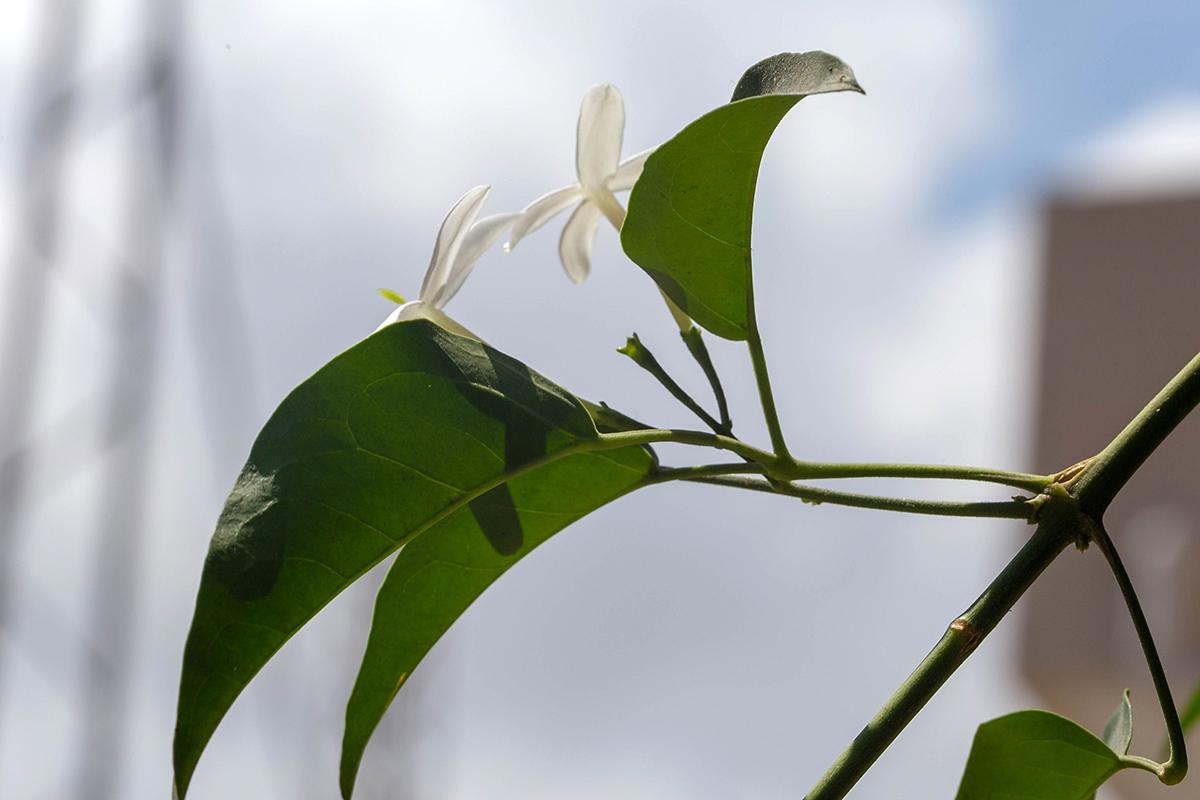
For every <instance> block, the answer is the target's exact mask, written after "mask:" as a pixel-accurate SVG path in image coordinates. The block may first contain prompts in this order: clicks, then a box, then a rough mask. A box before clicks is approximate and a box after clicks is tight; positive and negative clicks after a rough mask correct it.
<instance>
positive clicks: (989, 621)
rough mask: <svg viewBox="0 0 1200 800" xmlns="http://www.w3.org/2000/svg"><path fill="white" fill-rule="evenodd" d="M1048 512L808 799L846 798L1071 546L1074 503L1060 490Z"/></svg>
mask: <svg viewBox="0 0 1200 800" xmlns="http://www.w3.org/2000/svg"><path fill="white" fill-rule="evenodd" d="M1053 491H1054V495H1053V496H1052V497H1051V499H1050V502H1047V503H1046V504H1045V506H1044V507H1043V513H1042V521H1041V522H1040V523H1039V524H1038V527H1037V530H1036V531H1034V534H1033V536H1031V537H1030V538H1029V541H1027V542H1026V543H1025V546H1024V547H1022V548H1021V550H1020V552H1018V553H1017V555H1016V556H1015V557H1014V558H1013V560H1012V561H1010V562H1009V563H1008V566H1006V567H1005V568H1004V570H1003V571H1002V572H1001V573H1000V574H999V575H998V576H997V577H996V579H995V580H994V581H992V583H991V585H990V586H988V588H987V589H985V590H984V592H983V594H981V595H980V596H979V599H978V600H976V601H975V603H974V604H973V605H972V606H971V607H970V608H969V609H967V611H966V612H965V613H964V614H963V615H962V616H960V617H959V618H958V619H956V620H954V621H953V622H951V623H950V627H949V629H948V630H947V631H946V633H945V635H944V636H943V637H942V639H941V641H940V642H938V643H937V645H936V646H935V647H934V648H933V650H932V651H931V652H930V653H929V655H927V656H926V657H925V660H924V661H922V662H921V664H920V666H918V667H917V669H916V670H915V671H914V672H913V673H912V675H910V676H909V678H908V680H906V681H905V682H904V685H903V686H901V687H900V689H899V691H897V692H896V694H894V695H893V696H892V699H891V700H889V701H888V702H887V704H886V705H885V706H884V707H883V708H882V709H880V711H879V713H878V714H876V715H875V718H874V719H873V720H871V721H870V722H869V723H868V724H867V727H865V728H863V730H862V732H861V733H860V734H859V735H858V736H857V737H855V739H854V741H853V742H851V744H850V746H849V747H848V748H846V750H845V752H843V753H842V755H841V756H840V757H839V758H838V760H837V761H835V762H834V764H833V766H832V767H830V768H829V771H828V772H826V773H825V775H824V776H823V777H822V778H821V780H819V781H817V784H816V785H815V786H814V787H813V788H812V789H811V790H810V791H809V793H808V794H807V795H806V796H805V800H837V799H838V798H842V797H845V796H846V793H847V792H849V791H850V789H851V788H853V786H854V784H855V783H857V782H858V780H859V778H861V777H862V776H863V775H864V774H865V773H866V771H867V770H868V769H869V768H870V766H871V765H872V764H874V763H875V760H876V759H877V758H879V756H880V755H881V754H882V753H883V751H884V750H886V749H887V747H888V746H889V745H890V744H891V743H892V741H893V740H894V739H895V738H896V737H897V736H899V735H900V732H901V731H902V730H904V727H905V726H906V725H908V723H909V722H911V721H912V718H913V717H915V716H916V715H917V712H918V711H920V710H921V709H922V708H923V707H924V706H925V704H926V703H927V702H929V699H930V698H931V697H933V695H934V693H935V692H937V690H938V689H940V688H941V687H942V684H944V683H945V682H946V680H947V679H949V677H950V676H951V675H953V674H954V671H955V670H957V669H958V668H959V666H961V665H962V663H963V662H964V661H966V660H967V657H968V656H970V655H971V653H973V652H974V651H975V648H977V647H978V646H979V643H980V642H982V641H983V639H984V638H985V637H986V636H987V635H988V634H989V633H991V632H992V630H993V629H994V628H995V627H996V625H997V624H998V623H999V622H1000V620H1001V619H1003V618H1004V615H1005V614H1007V613H1008V612H1009V610H1010V609H1011V608H1012V607H1013V605H1014V604H1015V603H1016V602H1017V600H1018V599H1020V597H1021V595H1023V594H1024V593H1025V590H1026V589H1028V588H1029V586H1030V585H1031V584H1032V583H1033V582H1034V580H1035V579H1036V578H1037V577H1038V576H1039V575H1041V574H1042V571H1043V570H1045V569H1046V567H1047V566H1049V565H1050V562H1052V561H1053V560H1054V559H1055V558H1056V557H1057V556H1058V554H1059V553H1061V552H1062V551H1063V550H1064V549H1065V548H1066V546H1067V545H1069V544H1071V543H1072V542H1074V541H1075V536H1076V529H1077V527H1078V526H1079V525H1080V524H1082V523H1081V522H1080V521H1079V519H1078V510H1077V507H1076V504H1075V502H1074V500H1073V499H1072V498H1069V497H1068V496H1067V494H1066V492H1065V491H1064V490H1062V489H1061V488H1057V487H1056V488H1055V489H1054V490H1053Z"/></svg>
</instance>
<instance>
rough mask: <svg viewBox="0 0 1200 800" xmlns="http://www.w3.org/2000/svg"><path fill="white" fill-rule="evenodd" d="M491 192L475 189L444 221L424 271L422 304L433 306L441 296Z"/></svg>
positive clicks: (489, 188)
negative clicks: (472, 224)
mask: <svg viewBox="0 0 1200 800" xmlns="http://www.w3.org/2000/svg"><path fill="white" fill-rule="evenodd" d="M489 191H491V187H490V186H476V187H475V188H474V189H472V190H471V191H469V192H467V193H466V194H464V195H463V196H462V198H461V199H460V200H459V201H458V202H457V203H455V204H454V207H453V208H451V209H450V211H449V213H447V214H446V218H445V219H444V220H442V227H441V228H440V229H439V230H438V235H437V243H436V244H434V246H433V258H431V259H430V260H429V269H427V270H426V271H425V280H424V281H422V282H421V294H420V299H421V300H423V301H425V302H433V300H434V298H436V297H437V296H438V295H440V294H442V291H443V289H444V288H445V286H446V283H447V282H448V281H449V279H450V267H451V266H452V265H453V264H454V259H455V258H457V257H458V250H459V248H460V247H461V246H462V240H463V237H465V236H466V235H467V230H468V229H469V228H470V227H471V223H473V222H474V221H475V218H476V217H478V216H479V211H480V209H482V208H483V204H484V203H486V202H487V196H488V192H489Z"/></svg>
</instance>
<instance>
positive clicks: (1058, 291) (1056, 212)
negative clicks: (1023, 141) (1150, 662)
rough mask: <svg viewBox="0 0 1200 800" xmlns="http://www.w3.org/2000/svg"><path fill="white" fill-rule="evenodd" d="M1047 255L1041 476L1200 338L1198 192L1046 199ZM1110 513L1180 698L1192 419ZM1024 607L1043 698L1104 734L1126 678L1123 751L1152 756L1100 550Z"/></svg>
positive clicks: (1193, 495) (1199, 489)
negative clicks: (1129, 736)
mask: <svg viewBox="0 0 1200 800" xmlns="http://www.w3.org/2000/svg"><path fill="white" fill-rule="evenodd" d="M1045 253H1046V255H1045V259H1046V269H1045V290H1044V291H1045V294H1044V298H1043V311H1042V320H1043V331H1042V352H1041V369H1040V381H1039V387H1040V398H1039V402H1038V406H1037V417H1036V420H1037V422H1036V437H1037V438H1036V442H1035V459H1036V463H1035V469H1036V470H1037V471H1038V472H1039V473H1043V474H1048V473H1052V472H1056V471H1058V470H1060V469H1063V468H1065V467H1067V466H1069V465H1071V464H1074V463H1075V462H1077V461H1080V460H1082V459H1084V458H1087V457H1088V456H1091V455H1094V454H1096V453H1098V452H1099V451H1100V450H1101V449H1102V448H1103V447H1104V446H1105V445H1106V444H1107V443H1108V442H1109V441H1110V440H1111V439H1112V438H1113V437H1114V436H1115V435H1116V434H1117V433H1118V432H1120V430H1121V429H1122V428H1123V427H1124V425H1125V424H1126V423H1127V422H1128V421H1129V420H1130V419H1132V418H1133V416H1134V415H1135V414H1136V413H1137V412H1138V411H1139V410H1140V409H1141V408H1142V406H1144V405H1145V404H1146V402H1148V401H1149V400H1150V398H1152V397H1153V396H1154V394H1155V393H1156V392H1157V391H1158V390H1159V389H1160V388H1161V387H1162V386H1163V384H1165V383H1166V382H1167V381H1168V380H1169V379H1170V378H1171V377H1172V376H1173V375H1174V374H1175V373H1176V372H1177V371H1178V370H1179V369H1180V368H1182V367H1183V365H1184V364H1186V363H1187V362H1188V360H1189V359H1190V358H1191V357H1192V356H1194V355H1195V354H1196V352H1197V351H1200V195H1197V196H1186V197H1185V196H1176V197H1161V198H1152V199H1145V198H1142V199H1120V200H1105V201H1096V200H1082V201H1081V200H1070V199H1059V200H1055V201H1053V202H1052V203H1051V204H1050V208H1049V212H1048V224H1047V230H1046V251H1045ZM1105 522H1106V527H1107V528H1108V531H1109V533H1110V534H1111V535H1112V536H1113V539H1114V540H1115V542H1116V545H1117V547H1118V548H1119V549H1120V551H1121V554H1122V557H1123V559H1124V560H1125V563H1126V565H1127V568H1128V570H1129V572H1130V575H1131V577H1132V580H1133V583H1134V586H1135V587H1136V589H1137V591H1138V594H1139V597H1140V598H1141V600H1142V604H1143V607H1144V609H1145V612H1146V615H1147V617H1148V618H1149V622H1150V626H1151V629H1152V630H1153V633H1154V636H1155V641H1156V642H1157V644H1158V647H1159V652H1160V654H1161V656H1162V658H1163V662H1164V665H1165V668H1166V672H1167V677H1168V678H1169V680H1170V681H1171V686H1172V690H1173V692H1174V695H1175V702H1176V705H1177V706H1179V707H1180V708H1181V709H1182V707H1184V706H1185V705H1186V703H1187V701H1188V698H1189V697H1190V695H1191V692H1192V689H1193V687H1194V686H1195V684H1196V681H1197V677H1198V676H1200V614H1197V613H1196V610H1197V609H1200V580H1198V579H1200V418H1197V416H1196V415H1193V416H1192V417H1191V418H1189V419H1188V420H1186V421H1185V422H1184V424H1183V425H1182V426H1180V428H1179V429H1178V430H1177V431H1176V433H1175V435H1173V436H1172V437H1171V438H1170V439H1168V440H1167V442H1166V443H1165V444H1164V445H1163V446H1162V447H1161V448H1159V450H1158V451H1157V452H1156V453H1155V454H1154V455H1153V456H1152V457H1151V458H1150V460H1149V461H1147V462H1146V464H1145V466H1144V467H1143V468H1142V469H1141V471H1140V472H1138V474H1137V475H1136V476H1135V477H1134V478H1133V480H1132V481H1130V483H1129V485H1128V486H1127V487H1126V488H1125V489H1124V491H1122V492H1121V494H1120V495H1119V496H1118V497H1117V499H1116V501H1115V502H1114V503H1113V505H1112V507H1111V508H1110V510H1109V511H1108V513H1107V515H1106V517H1105ZM1023 606H1024V609H1023V610H1024V613H1025V616H1026V627H1025V641H1024V647H1023V652H1022V666H1023V669H1024V671H1025V673H1026V676H1027V677H1028V679H1029V681H1030V682H1031V683H1032V685H1033V686H1034V687H1035V689H1036V690H1037V691H1038V692H1039V693H1040V694H1041V695H1042V697H1043V698H1044V699H1045V703H1046V707H1047V708H1049V709H1051V710H1053V711H1056V712H1058V713H1061V714H1064V715H1066V716H1068V717H1071V718H1072V719H1075V720H1076V721H1078V722H1080V723H1081V724H1083V725H1084V726H1085V727H1087V728H1089V729H1090V730H1092V731H1094V732H1099V731H1100V730H1102V729H1103V726H1104V722H1105V720H1106V719H1107V717H1108V715H1109V714H1110V713H1111V712H1112V710H1113V709H1114V708H1115V707H1116V706H1117V703H1118V701H1119V700H1120V697H1121V692H1122V691H1123V690H1124V689H1125V688H1126V687H1129V688H1130V689H1131V690H1132V701H1133V709H1134V738H1133V746H1132V747H1131V749H1130V752H1131V753H1136V754H1139V755H1146V756H1150V757H1154V758H1158V757H1161V756H1162V750H1161V749H1162V748H1163V745H1164V741H1165V729H1164V727H1163V723H1162V715H1161V713H1160V711H1159V708H1158V703H1157V701H1156V699H1155V695H1154V691H1153V688H1152V685H1151V682H1150V677H1149V674H1148V673H1147V670H1146V665H1145V662H1144V660H1143V657H1142V653H1141V650H1140V647H1139V645H1138V641H1137V637H1136V635H1135V634H1134V631H1133V627H1132V625H1131V624H1130V622H1129V617H1128V614H1127V612H1126V610H1125V607H1124V604H1123V603H1122V600H1121V595H1120V592H1119V591H1118V589H1117V585H1116V582H1115V581H1114V579H1113V577H1112V575H1111V573H1110V572H1109V570H1108V568H1107V566H1106V564H1105V562H1104V558H1103V557H1102V556H1101V555H1100V554H1099V553H1098V552H1096V549H1095V548H1091V549H1090V550H1089V551H1088V552H1086V553H1082V554H1078V553H1075V552H1074V551H1068V552H1067V553H1065V554H1064V555H1063V556H1062V557H1061V558H1059V559H1058V561H1057V562H1056V563H1055V564H1054V565H1053V566H1052V567H1051V568H1050V569H1049V570H1048V571H1047V572H1046V574H1045V575H1044V576H1043V577H1042V579H1041V580H1039V581H1038V582H1037V583H1036V584H1035V585H1034V586H1033V588H1032V589H1031V590H1030V591H1029V595H1028V599H1027V600H1026V601H1025V602H1024V603H1023ZM1193 741H1196V740H1195V738H1194V737H1193ZM1194 746H1195V745H1193V747H1194ZM1193 760H1194V759H1193ZM1189 777H1190V776H1189ZM1113 784H1114V786H1115V788H1116V789H1117V790H1118V791H1119V792H1120V793H1121V795H1122V796H1123V797H1126V798H1130V800H1135V799H1136V800H1140V799H1141V798H1157V797H1172V798H1176V800H1182V799H1183V798H1188V797H1193V798H1200V781H1197V780H1194V779H1193V780H1188V781H1185V782H1184V783H1183V784H1182V785H1181V786H1176V787H1164V786H1161V785H1159V784H1158V782H1157V781H1155V780H1154V778H1153V776H1151V775H1148V774H1146V773H1142V772H1138V773H1136V774H1134V773H1133V771H1126V772H1124V773H1121V774H1119V775H1118V776H1117V778H1116V779H1115V780H1114V782H1113Z"/></svg>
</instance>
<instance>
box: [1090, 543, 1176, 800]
mask: <svg viewBox="0 0 1200 800" xmlns="http://www.w3.org/2000/svg"><path fill="white" fill-rule="evenodd" d="M1092 539H1093V540H1094V541H1095V542H1096V546H1097V547H1099V548H1100V552H1101V553H1103V554H1104V558H1105V559H1107V561H1108V566H1109V567H1110V568H1111V569H1112V573H1113V576H1114V577H1116V579H1117V585H1118V586H1120V587H1121V596H1122V597H1124V598H1125V607H1126V608H1128V609H1129V617H1130V619H1132V620H1133V627H1134V630H1136V631H1137V635H1138V641H1140V642H1141V643H1142V653H1143V654H1144V655H1145V657H1146V665H1147V666H1148V667H1149V668H1150V677H1151V678H1152V679H1153V680H1154V691H1155V692H1156V693H1157V694H1158V704H1159V706H1161V707H1162V712H1163V719H1164V720H1165V721H1166V723H1167V740H1168V742H1169V743H1170V746H1171V750H1170V754H1169V757H1168V759H1167V762H1166V763H1165V764H1159V763H1158V762H1156V761H1152V760H1150V759H1148V758H1142V757H1140V756H1125V757H1124V758H1123V759H1122V760H1123V761H1127V762H1130V763H1131V764H1132V765H1134V766H1138V767H1141V768H1143V769H1148V770H1149V771H1151V772H1153V773H1154V774H1156V775H1158V778H1159V780H1161V781H1162V782H1163V783H1165V784H1168V785H1170V784H1176V783H1179V782H1180V781H1181V780H1183V777H1184V775H1186V774H1187V766H1188V765H1187V748H1186V746H1185V745H1184V741H1183V726H1181V725H1180V724H1179V712H1178V711H1177V710H1176V708H1175V701H1174V700H1172V699H1171V687H1170V685H1168V683H1167V675H1166V673H1165V672H1164V671H1163V666H1162V660H1161V659H1159V657H1158V648H1156V647H1155V646H1154V637H1153V636H1151V635H1150V625H1149V623H1148V622H1146V615H1145V614H1144V613H1142V604H1141V603H1140V602H1139V601H1138V596H1137V593H1136V592H1135V591H1134V590H1133V582H1132V581H1130V580H1129V573H1128V572H1126V571H1125V565H1124V564H1122V563H1121V556H1120V555H1119V554H1118V553H1117V548H1116V546H1115V545H1113V541H1112V539H1111V538H1110V537H1109V535H1108V531H1106V530H1105V529H1104V526H1103V525H1101V524H1097V525H1096V526H1095V529H1094V530H1092Z"/></svg>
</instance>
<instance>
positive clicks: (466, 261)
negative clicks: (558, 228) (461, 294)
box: [433, 212, 520, 308]
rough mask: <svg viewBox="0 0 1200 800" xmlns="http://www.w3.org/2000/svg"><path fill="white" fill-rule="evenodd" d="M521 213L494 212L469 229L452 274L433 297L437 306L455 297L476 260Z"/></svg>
mask: <svg viewBox="0 0 1200 800" xmlns="http://www.w3.org/2000/svg"><path fill="white" fill-rule="evenodd" d="M519 216H520V214H517V213H515V212H514V213H509V214H492V215H491V216H490V217H484V218H483V219H481V220H479V221H478V222H476V223H475V224H474V225H472V226H471V229H470V230H469V231H467V235H466V236H465V237H463V241H462V247H460V248H459V250H458V258H456V259H454V264H453V265H451V267H450V275H449V277H448V278H447V279H446V286H445V288H444V289H443V290H442V293H441V294H440V295H438V296H437V297H436V298H434V299H433V305H434V307H435V308H442V307H444V306H445V305H446V301H447V300H449V299H450V298H451V297H454V293H455V292H457V291H458V289H459V287H460V286H462V285H463V281H465V280H466V279H467V276H468V275H470V274H471V269H472V268H473V267H474V266H475V262H476V261H478V260H479V257H480V256H482V255H483V254H484V253H485V252H486V251H487V249H488V248H489V247H491V246H492V243H493V242H495V241H496V240H497V239H499V238H500V234H502V233H504V231H506V230H507V229H508V226H509V225H512V223H513V220H515V219H516V218H517V217H519Z"/></svg>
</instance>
